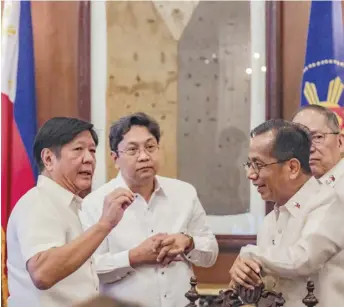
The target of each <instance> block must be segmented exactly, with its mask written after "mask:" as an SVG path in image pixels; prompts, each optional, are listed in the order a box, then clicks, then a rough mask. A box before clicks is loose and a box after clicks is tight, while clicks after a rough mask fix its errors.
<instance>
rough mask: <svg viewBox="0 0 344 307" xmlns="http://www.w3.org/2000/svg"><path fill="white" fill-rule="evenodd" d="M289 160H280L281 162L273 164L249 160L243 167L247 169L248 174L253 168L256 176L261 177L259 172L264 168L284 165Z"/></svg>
mask: <svg viewBox="0 0 344 307" xmlns="http://www.w3.org/2000/svg"><path fill="white" fill-rule="evenodd" d="M288 160H289V159H288ZM288 160H279V161H275V162H271V163H262V162H257V161H250V160H248V161H247V162H246V163H245V164H244V165H243V166H244V167H245V170H246V172H248V171H249V170H250V168H251V167H252V169H253V171H254V172H255V174H257V175H259V172H260V170H261V169H262V168H264V167H267V166H270V165H274V164H280V163H284V162H286V161H288Z"/></svg>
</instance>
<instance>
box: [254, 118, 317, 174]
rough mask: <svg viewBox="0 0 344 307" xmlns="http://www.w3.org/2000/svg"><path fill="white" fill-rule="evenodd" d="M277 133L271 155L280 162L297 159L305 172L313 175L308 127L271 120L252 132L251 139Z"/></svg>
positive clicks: (280, 120)
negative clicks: (270, 132) (268, 133)
mask: <svg viewBox="0 0 344 307" xmlns="http://www.w3.org/2000/svg"><path fill="white" fill-rule="evenodd" d="M269 131H273V132H275V140H274V142H273V144H272V149H271V155H272V156H273V157H274V158H276V159H277V160H278V161H287V160H290V159H292V158H295V159H297V160H298V161H299V162H300V164H301V168H302V170H303V172H304V173H305V174H311V169H310V166H309V155H310V148H311V145H312V141H311V138H310V134H309V130H308V129H307V127H305V126H303V125H300V124H296V123H293V122H290V121H287V120H283V119H270V120H268V121H266V122H264V123H262V124H260V125H259V126H258V127H256V128H254V129H253V130H252V131H251V137H252V138H253V137H255V136H257V135H261V134H263V133H266V132H269Z"/></svg>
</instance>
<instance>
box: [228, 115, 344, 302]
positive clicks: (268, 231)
mask: <svg viewBox="0 0 344 307" xmlns="http://www.w3.org/2000/svg"><path fill="white" fill-rule="evenodd" d="M310 148H311V137H310V134H309V131H308V129H307V128H306V127H304V126H301V125H298V124H293V123H291V122H288V121H284V120H270V121H267V122H265V123H263V124H261V125H259V126H258V127H257V128H255V129H254V130H253V131H252V133H251V143H250V149H249V160H248V161H247V163H246V165H245V166H246V170H247V176H248V178H249V179H250V180H251V181H252V183H253V185H254V186H256V187H257V189H258V192H259V193H260V194H261V197H262V198H263V199H264V200H266V201H273V202H274V203H275V206H274V210H273V211H272V212H270V213H269V214H268V215H267V216H266V217H265V219H264V222H263V225H262V227H261V229H260V230H259V232H258V235H257V246H252V245H251V246H246V247H243V248H242V250H241V252H240V256H239V257H238V259H237V260H236V261H235V263H234V265H233V267H232V268H231V270H230V275H231V279H232V282H231V283H232V285H233V284H234V283H235V284H240V285H243V286H245V287H247V288H252V287H253V286H257V285H259V284H260V283H261V278H262V276H263V275H262V273H264V274H268V275H269V277H264V278H263V279H264V283H265V286H267V284H269V286H268V287H271V289H270V290H275V291H277V292H282V293H283V295H284V298H285V300H286V304H285V306H287V307H288V306H293V307H295V306H303V304H302V299H303V298H304V296H305V289H306V283H307V280H308V277H311V278H312V280H313V281H314V282H315V284H316V286H317V290H318V285H319V282H318V281H319V280H318V269H319V268H318V267H317V265H318V264H323V263H324V262H326V261H327V260H328V259H329V258H330V257H331V256H332V255H335V254H336V253H338V248H339V247H338V246H337V245H338V244H337V243H338V242H336V241H335V240H332V239H331V238H330V239H329V240H325V242H326V245H325V243H324V246H316V245H314V244H313V243H314V242H313V241H312V242H311V243H309V240H308V239H309V238H310V237H311V236H310V234H312V233H313V232H314V230H317V228H318V225H319V223H321V221H323V219H324V217H325V216H327V214H326V213H327V210H328V208H329V207H330V206H332V205H334V204H336V197H335V196H334V193H333V191H332V190H330V189H328V188H327V189H325V190H322V191H321V192H320V186H319V184H318V183H317V181H316V180H315V179H314V177H312V174H311V169H310V166H309V162H308V161H309V157H310ZM343 222H344V221H343ZM336 223H337V225H338V222H336ZM319 233H321V235H320V238H323V237H322V234H323V233H322V231H320V232H319ZM326 235H327V234H326ZM311 238H312V237H311ZM317 238H319V236H318V237H317ZM318 242H321V243H323V241H322V240H319V241H318ZM314 247H316V248H317V247H318V248H319V249H318V250H319V251H324V252H323V253H320V254H316V253H313V252H314ZM309 254H314V256H315V255H317V256H315V258H311V257H308V256H309ZM318 256H319V257H318ZM310 259H311V261H310ZM316 293H317V292H316ZM321 306H327V305H321Z"/></svg>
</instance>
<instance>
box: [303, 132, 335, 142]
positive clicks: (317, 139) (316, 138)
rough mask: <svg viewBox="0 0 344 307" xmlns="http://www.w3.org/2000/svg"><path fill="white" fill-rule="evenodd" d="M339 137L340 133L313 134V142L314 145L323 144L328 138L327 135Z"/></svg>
mask: <svg viewBox="0 0 344 307" xmlns="http://www.w3.org/2000/svg"><path fill="white" fill-rule="evenodd" d="M331 134H332V135H338V134H339V132H334V131H332V132H312V133H311V134H310V135H311V140H312V142H313V143H314V144H323V143H324V141H325V138H326V135H331Z"/></svg>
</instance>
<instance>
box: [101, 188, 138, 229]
mask: <svg viewBox="0 0 344 307" xmlns="http://www.w3.org/2000/svg"><path fill="white" fill-rule="evenodd" d="M134 199H135V195H134V194H133V192H131V191H129V190H126V189H124V188H117V189H115V190H114V191H113V192H111V193H110V194H108V195H107V196H106V197H105V199H104V204H103V214H102V216H101V218H100V222H103V223H105V224H106V225H108V226H109V227H110V228H111V229H112V228H114V227H115V226H116V225H117V224H118V223H119V221H120V220H121V219H122V217H123V214H124V211H125V210H126V209H127V208H128V207H129V206H130V205H131V203H132V202H133V201H134Z"/></svg>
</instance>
